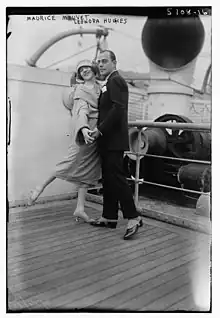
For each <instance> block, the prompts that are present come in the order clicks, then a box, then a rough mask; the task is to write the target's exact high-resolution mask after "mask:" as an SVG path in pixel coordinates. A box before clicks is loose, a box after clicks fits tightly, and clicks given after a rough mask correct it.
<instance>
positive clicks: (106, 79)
mask: <svg viewBox="0 0 220 318" xmlns="http://www.w3.org/2000/svg"><path fill="white" fill-rule="evenodd" d="M114 72H117V70H114V71H112V72H111V73H110V74H108V76H106V78H105V82H106V83H107V81H108V79H109V77H110V76H111V75H112V74H113V73H114Z"/></svg>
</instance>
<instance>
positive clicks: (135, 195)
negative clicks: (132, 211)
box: [134, 129, 142, 207]
mask: <svg viewBox="0 0 220 318" xmlns="http://www.w3.org/2000/svg"><path fill="white" fill-rule="evenodd" d="M141 132H142V129H140V130H139V132H138V144H137V153H136V172H135V180H134V182H135V191H134V202H135V205H136V207H137V205H138V196H139V176H140V156H141V155H140V151H141Z"/></svg>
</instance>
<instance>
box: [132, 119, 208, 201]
mask: <svg viewBox="0 0 220 318" xmlns="http://www.w3.org/2000/svg"><path fill="white" fill-rule="evenodd" d="M129 127H136V128H138V129H139V132H138V144H137V152H132V151H128V152H126V153H127V154H129V153H130V154H134V155H136V171H135V177H134V178H128V179H129V180H132V181H133V182H134V183H135V192H134V198H135V204H136V205H138V201H139V185H140V184H149V185H154V186H158V187H163V188H169V189H175V190H177V191H183V192H189V193H195V194H208V193H206V192H200V191H195V190H191V189H185V188H182V187H181V188H177V187H174V186H170V185H165V184H160V183H154V182H149V181H145V180H144V179H140V160H141V158H142V157H143V156H145V157H155V158H161V159H169V160H175V161H180V162H194V163H198V164H209V165H211V161H202V160H193V159H186V158H175V157H166V156H159V155H153V154H147V153H146V154H143V153H141V152H140V151H141V142H142V140H141V133H142V130H143V129H144V128H149V127H156V128H165V129H166V128H167V129H179V130H187V131H200V132H210V131H211V125H210V124H196V123H170V122H152V121H146V120H141V121H129Z"/></svg>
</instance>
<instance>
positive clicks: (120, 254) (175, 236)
mask: <svg viewBox="0 0 220 318" xmlns="http://www.w3.org/2000/svg"><path fill="white" fill-rule="evenodd" d="M75 205H76V200H75V199H74V200H66V201H58V202H50V203H47V204H37V205H35V206H33V207H29V208H24V207H19V208H11V209H10V211H9V220H8V229H7V237H8V240H7V258H8V264H7V269H8V279H7V285H8V310H9V311H11V312H12V311H16V312H24V311H43V312H46V311H54V310H55V311H75V310H79V311H87V312H96V311H107V312H113V311H115V312H120V311H122V312H126V311H129V312H149V311H157V312H158V311H169V312H172V311H177V310H181V311H207V310H209V303H210V285H209V284H210V282H209V277H210V273H209V270H210V268H209V267H210V235H208V234H204V233H199V232H196V231H192V230H190V229H186V228H181V227H179V226H175V225H172V224H168V223H164V222H160V221H157V220H152V219H150V218H147V217H144V226H143V227H142V228H140V230H139V232H138V234H137V235H136V237H135V238H134V239H132V240H129V241H124V240H123V234H124V231H125V228H126V221H125V220H123V219H122V217H120V220H119V226H118V227H117V229H103V228H95V227H92V226H91V225H89V224H86V223H83V222H75V221H74V219H73V216H72V212H73V210H74V207H75ZM101 209H102V206H101V205H99V204H96V203H92V202H88V203H87V205H86V212H87V213H88V214H89V215H90V216H92V217H97V216H99V215H100V214H101Z"/></svg>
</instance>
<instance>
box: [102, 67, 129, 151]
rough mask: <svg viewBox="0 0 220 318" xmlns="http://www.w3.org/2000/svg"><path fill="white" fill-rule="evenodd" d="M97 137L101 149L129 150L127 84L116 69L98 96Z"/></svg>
mask: <svg viewBox="0 0 220 318" xmlns="http://www.w3.org/2000/svg"><path fill="white" fill-rule="evenodd" d="M98 108H99V118H98V129H99V131H100V132H101V134H102V136H100V137H99V138H98V147H99V149H100V150H101V151H110V150H117V151H118V150H124V151H126V150H129V142H128V86H127V83H126V82H125V80H124V79H123V78H122V77H121V76H120V75H119V73H118V72H117V71H115V72H113V73H112V74H111V75H110V77H109V78H108V81H107V84H106V89H105V86H104V88H103V90H102V93H101V95H100V97H99V105H98Z"/></svg>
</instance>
